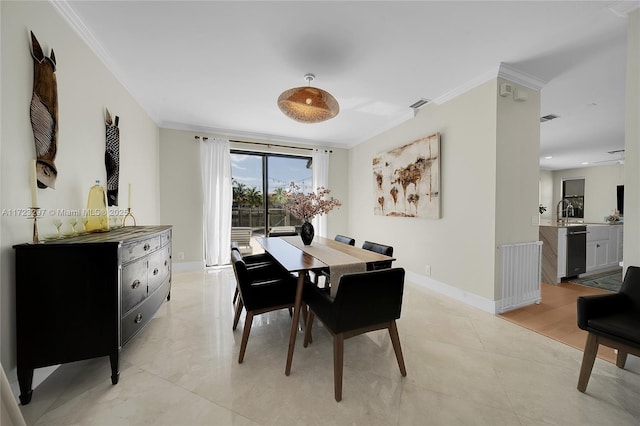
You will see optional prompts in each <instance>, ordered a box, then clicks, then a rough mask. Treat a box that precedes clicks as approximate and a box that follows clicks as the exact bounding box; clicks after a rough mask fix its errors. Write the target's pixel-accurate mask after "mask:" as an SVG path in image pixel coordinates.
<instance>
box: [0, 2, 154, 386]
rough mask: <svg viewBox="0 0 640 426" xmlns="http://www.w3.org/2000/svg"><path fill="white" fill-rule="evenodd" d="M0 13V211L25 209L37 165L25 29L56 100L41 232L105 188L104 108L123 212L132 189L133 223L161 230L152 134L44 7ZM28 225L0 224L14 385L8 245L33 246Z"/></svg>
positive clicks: (7, 362) (5, 354)
mask: <svg viewBox="0 0 640 426" xmlns="http://www.w3.org/2000/svg"><path fill="white" fill-rule="evenodd" d="M0 8H1V10H2V12H1V19H2V26H1V34H2V38H1V42H2V48H1V52H2V61H1V91H2V101H1V107H2V109H1V119H2V129H1V139H0V141H1V142H0V143H1V145H0V152H1V156H0V158H1V162H2V170H1V172H0V173H1V176H2V181H1V184H0V186H1V192H0V193H1V197H0V205H1V208H2V209H3V210H4V209H8V210H11V209H22V208H26V207H28V206H29V205H30V204H31V202H30V200H31V198H30V189H29V162H30V160H32V159H34V158H35V148H34V142H33V133H32V129H31V123H30V118H29V104H30V101H31V94H32V90H33V61H32V58H31V53H30V52H31V50H30V49H31V40H30V38H29V31H30V30H31V31H33V32H34V34H35V35H36V37H37V38H38V40H39V41H40V44H41V46H42V47H43V49H44V51H45V54H47V55H48V54H49V51H50V49H51V48H53V49H54V51H55V56H56V60H57V71H56V76H57V82H58V100H59V104H58V107H59V123H60V124H59V135H58V154H57V157H56V165H57V167H58V179H57V182H56V189H55V190H51V189H44V190H38V197H39V205H40V207H41V208H42V209H43V210H44V213H45V215H46V216H45V218H43V219H42V220H41V221H39V222H40V231H41V233H43V234H44V233H51V232H53V231H54V229H55V228H54V227H53V224H52V220H53V217H55V216H57V214H56V209H68V210H82V209H83V208H86V203H87V197H88V194H89V188H90V187H91V186H92V185H93V184H94V181H95V179H101V180H102V181H103V182H104V181H105V179H106V171H105V165H104V150H105V124H104V108H105V107H108V108H109V110H110V111H111V112H112V113H113V114H116V115H118V116H120V206H121V207H126V202H127V195H128V194H127V184H128V183H129V182H131V183H132V185H133V212H134V213H135V215H136V218H137V221H138V224H144V225H155V224H158V223H159V218H160V215H159V207H160V203H159V194H160V191H159V176H158V161H159V159H158V157H159V152H158V128H157V126H156V125H155V124H154V122H153V121H152V120H151V119H150V118H149V116H148V115H147V114H146V113H145V112H144V111H143V110H142V109H141V108H140V106H139V105H138V104H137V103H136V102H135V101H134V100H133V98H132V97H131V96H130V94H129V93H128V92H127V91H126V90H125V89H124V88H123V86H122V85H121V84H120V83H119V82H118V81H117V80H116V79H115V78H114V77H113V75H112V74H111V73H110V72H109V71H108V70H107V69H106V68H105V66H104V65H103V64H102V62H101V61H100V60H98V58H97V57H96V56H95V55H94V54H93V53H92V52H91V51H90V50H89V48H88V47H87V46H86V45H85V44H84V42H83V41H82V40H81V39H80V38H79V37H78V36H77V34H76V33H75V32H74V31H73V30H72V29H71V27H70V26H69V25H68V24H67V23H66V21H64V20H63V18H62V17H61V16H60V15H59V14H58V13H57V12H56V10H55V9H54V8H53V7H52V6H51V4H50V3H49V2H4V1H3V2H0ZM5 213H6V211H5ZM63 219H64V220H65V222H66V221H67V218H65V217H63ZM31 223H32V222H31V221H29V220H27V219H25V218H24V217H20V216H16V215H11V214H6V215H3V216H2V218H1V229H2V232H1V234H0V235H1V237H0V250H1V252H0V259H1V261H0V263H1V266H2V267H1V270H0V273H1V277H0V278H1V281H0V292H1V295H2V297H1V301H0V311H1V323H2V326H1V327H2V337H1V342H0V343H1V344H0V346H1V361H2V365H3V366H4V368H6V369H7V373H8V376H9V379H10V380H13V379H14V378H15V366H16V359H15V356H16V348H15V291H14V287H15V272H14V253H13V249H12V245H14V244H18V243H24V242H28V241H30V240H31V232H32V228H31ZM34 266H36V265H34ZM72 266H73V260H72V259H70V267H72ZM34 284H37V283H34Z"/></svg>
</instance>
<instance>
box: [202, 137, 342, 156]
mask: <svg viewBox="0 0 640 426" xmlns="http://www.w3.org/2000/svg"><path fill="white" fill-rule="evenodd" d="M201 138H202V140H203V141H206V140H208V139H209V138H208V137H206V136H202V137H200V136H197V135H196V136H195V139H196V140H200V139H201ZM229 142H234V143H244V144H249V145H264V146H267V147H269V148H270V147H272V146H275V147H278V148H289V149H302V150H304V151H322V150H317V149H315V148H302V147H299V146H289V145H279V144H277V143H265V142H247V141H238V140H229ZM324 152H328V153H332V152H333V151H332V150H330V149H325V150H324Z"/></svg>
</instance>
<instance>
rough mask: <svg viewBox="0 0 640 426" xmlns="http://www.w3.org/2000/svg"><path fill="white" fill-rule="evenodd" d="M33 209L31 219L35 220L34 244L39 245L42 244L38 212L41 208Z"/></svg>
mask: <svg viewBox="0 0 640 426" xmlns="http://www.w3.org/2000/svg"><path fill="white" fill-rule="evenodd" d="M30 208H31V219H33V244H38V243H39V242H40V238H39V236H38V210H40V207H30Z"/></svg>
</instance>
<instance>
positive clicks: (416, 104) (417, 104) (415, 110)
mask: <svg viewBox="0 0 640 426" xmlns="http://www.w3.org/2000/svg"><path fill="white" fill-rule="evenodd" d="M428 103H429V99H425V98H420V99H419V100H417V101H415V102H414V103H412V104H411V105H409V108H411V109H413V116H414V117H415V116H416V114H418V109H420V108H421V107H423V106H425V105H426V104H428Z"/></svg>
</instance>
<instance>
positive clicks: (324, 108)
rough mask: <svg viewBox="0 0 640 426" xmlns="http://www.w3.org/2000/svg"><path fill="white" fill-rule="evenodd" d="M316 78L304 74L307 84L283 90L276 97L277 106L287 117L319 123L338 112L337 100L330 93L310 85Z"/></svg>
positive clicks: (302, 121) (303, 121) (304, 121)
mask: <svg viewBox="0 0 640 426" xmlns="http://www.w3.org/2000/svg"><path fill="white" fill-rule="evenodd" d="M315 78H316V76H315V75H313V74H306V75H305V76H304V79H305V80H306V81H307V83H308V86H303V87H296V88H293V89H289V90H285V91H284V92H282V94H281V95H280V96H279V97H278V107H279V108H280V110H281V111H282V112H283V113H284V114H285V115H286V116H287V117H289V118H291V119H293V120H295V121H299V122H301V123H320V122H322V121H326V120H329V119H331V118H333V117H335V116H336V115H338V112H340V106H339V105H338V101H336V98H334V97H333V96H332V95H331V93H329V92H326V91H324V90H322V89H318V88H317V87H311V82H312V81H313V80H314V79H315Z"/></svg>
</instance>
